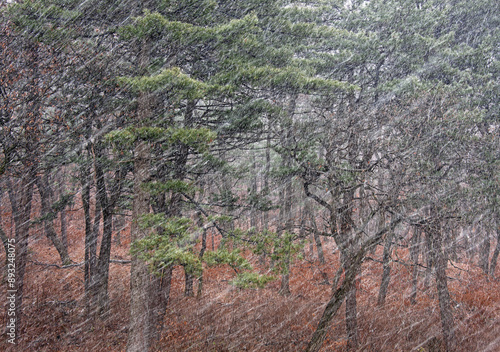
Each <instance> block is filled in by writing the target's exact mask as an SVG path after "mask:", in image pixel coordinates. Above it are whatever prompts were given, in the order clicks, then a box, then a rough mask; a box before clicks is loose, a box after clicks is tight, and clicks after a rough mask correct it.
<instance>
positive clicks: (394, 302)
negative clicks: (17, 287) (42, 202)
mask: <svg viewBox="0 0 500 352" xmlns="http://www.w3.org/2000/svg"><path fill="white" fill-rule="evenodd" d="M4 219H5V217H4ZM4 225H5V224H4ZM83 238H84V234H83V225H81V224H78V226H77V224H75V223H73V225H72V227H71V231H70V234H69V239H68V243H69V248H70V255H71V258H72V260H73V261H74V262H75V263H82V262H83V258H84V246H83V242H84V240H83ZM208 245H209V247H210V246H211V242H210V237H209V241H208ZM129 246H130V240H129V237H128V234H127V233H124V234H122V238H121V244H120V245H118V244H116V243H113V251H112V259H120V260H125V259H128V258H129V254H128V248H129ZM305 251H306V255H305V258H304V259H303V260H301V261H298V262H296V263H294V265H293V268H292V272H291V276H290V288H291V295H289V296H287V297H284V296H281V295H280V294H278V290H279V280H277V281H276V282H273V283H272V284H270V285H269V286H268V287H267V288H265V289H259V290H253V289H244V290H243V289H238V288H235V287H233V286H231V285H229V283H228V280H230V279H231V278H232V273H231V271H230V270H229V269H226V270H221V268H211V269H207V270H206V271H205V272H204V292H203V294H202V297H184V294H183V290H184V274H183V271H182V269H181V268H176V269H175V270H174V275H173V285H172V290H171V296H170V297H171V298H170V302H169V305H168V309H167V312H166V318H165V327H164V329H163V332H162V337H161V340H160V341H158V343H157V344H156V346H155V347H156V349H157V350H158V351H193V352H196V351H303V350H304V349H305V347H306V346H307V343H308V341H309V339H310V338H311V336H312V333H313V331H314V330H315V328H316V325H317V322H318V320H319V318H320V316H321V314H322V312H323V309H324V307H325V304H326V302H327V301H328V299H329V296H330V293H331V281H332V279H333V277H334V276H335V272H336V270H337V268H338V265H339V260H338V252H337V253H335V252H334V251H333V243H331V242H330V243H325V245H324V251H325V255H326V259H327V260H326V262H327V263H328V264H324V265H320V264H319V262H318V260H317V259H314V260H313V259H312V258H313V257H312V256H311V253H309V248H306V249H305ZM2 252H3V250H2ZM397 255H398V257H399V258H400V259H404V258H405V257H407V253H405V250H404V249H401V250H398V253H397ZM372 257H373V258H374V259H377V260H378V259H380V257H381V253H380V251H377V252H376V253H374V254H373V255H372ZM4 258H5V257H4V253H2V254H1V255H0V260H1V261H2V262H3V260H4ZM314 258H316V256H314ZM254 262H256V260H254ZM53 264H58V255H57V252H56V251H55V249H54V248H53V246H51V245H50V244H49V241H48V240H47V239H46V238H45V237H44V236H43V235H42V234H41V231H37V230H36V228H35V229H34V233H33V234H32V236H31V239H30V252H29V263H28V266H27V271H26V278H25V283H26V284H25V285H26V286H25V301H24V316H25V318H24V323H23V325H22V327H21V334H22V336H21V338H20V339H19V340H18V344H17V345H15V346H12V345H11V344H9V343H7V338H6V335H5V334H3V337H2V339H1V341H0V351H26V352H28V351H36V352H43V351H75V352H76V351H98V352H101V351H124V350H125V347H126V343H127V324H128V315H129V298H130V297H129V274H130V264H119V263H111V267H110V282H109V294H110V300H111V311H110V314H109V316H108V317H107V318H106V319H94V320H92V319H88V317H87V315H86V314H85V309H84V305H83V299H82V298H83V266H81V265H80V266H74V267H71V268H59V267H57V266H54V265H53ZM256 265H257V266H258V264H256ZM455 265H456V267H449V270H448V276H449V277H451V278H452V279H450V280H449V287H450V291H451V295H452V299H453V309H454V318H455V323H456V327H457V331H456V335H457V338H458V342H459V343H458V345H459V346H460V351H469V352H470V351H481V352H488V351H489V352H495V351H500V282H499V281H494V280H489V279H488V278H487V277H486V276H485V275H483V274H482V273H481V271H480V270H479V269H477V268H475V266H473V265H466V264H457V263H455ZM381 273H382V265H381V264H380V263H378V262H377V261H367V262H366V263H365V264H364V266H363V269H362V274H361V279H360V280H359V282H358V284H357V285H358V286H357V287H358V324H359V332H360V340H361V345H360V348H359V350H360V351H430V350H432V347H431V345H433V344H435V343H436V342H437V343H438V344H439V343H440V341H441V340H440V339H441V326H440V320H439V306H438V301H437V294H436V292H435V290H434V289H433V288H429V289H427V290H425V291H424V287H423V284H424V278H423V275H422V276H420V277H419V289H420V290H419V292H418V297H417V303H416V304H413V305H412V304H411V303H410V300H409V294H410V291H411V284H410V282H411V267H409V266H404V265H401V264H397V263H393V265H392V272H391V283H390V286H389V292H388V296H387V300H386V303H385V305H384V306H383V307H377V305H376V302H377V294H378V288H379V286H380V277H381ZM498 274H499V273H498V271H497V277H498ZM325 275H326V276H325ZM326 277H327V278H328V281H329V282H325V278H326ZM431 283H433V281H432V280H431ZM195 292H196V286H195ZM0 297H4V299H5V302H6V301H7V300H6V297H7V292H6V285H5V283H3V284H2V285H1V287H0ZM2 306H3V307H4V308H5V307H6V304H3V305H2ZM343 314H344V312H343V311H340V312H339V313H338V314H337V316H336V317H335V319H334V321H333V322H332V325H331V328H330V330H329V333H328V337H327V340H326V341H325V343H324V347H323V349H322V351H344V350H346V334H345V325H344V318H343ZM6 319H7V314H6V311H5V310H2V314H1V319H0V321H1V324H2V326H3V327H5V326H6V322H7V320H6ZM438 350H439V349H435V350H434V351H438Z"/></svg>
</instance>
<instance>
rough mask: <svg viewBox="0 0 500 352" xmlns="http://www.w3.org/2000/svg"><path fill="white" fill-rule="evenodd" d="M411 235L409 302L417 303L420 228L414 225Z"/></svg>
mask: <svg viewBox="0 0 500 352" xmlns="http://www.w3.org/2000/svg"><path fill="white" fill-rule="evenodd" d="M413 231H414V232H413V236H412V238H411V244H410V260H411V262H412V264H413V267H412V271H411V294H410V302H411V304H416V303H417V285H418V255H419V252H420V234H421V229H420V228H419V227H415V228H414V229H413Z"/></svg>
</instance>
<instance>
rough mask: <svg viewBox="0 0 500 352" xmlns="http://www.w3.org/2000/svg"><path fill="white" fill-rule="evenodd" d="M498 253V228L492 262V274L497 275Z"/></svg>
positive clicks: (499, 251) (499, 238)
mask: <svg viewBox="0 0 500 352" xmlns="http://www.w3.org/2000/svg"><path fill="white" fill-rule="evenodd" d="M498 254H500V231H498V230H497V246H496V247H495V251H494V252H493V256H492V257H491V263H490V275H491V276H493V277H495V270H496V268H497V261H498Z"/></svg>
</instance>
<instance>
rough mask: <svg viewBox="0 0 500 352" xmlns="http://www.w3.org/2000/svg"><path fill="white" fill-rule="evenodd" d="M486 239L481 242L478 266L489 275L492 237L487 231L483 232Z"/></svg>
mask: <svg viewBox="0 0 500 352" xmlns="http://www.w3.org/2000/svg"><path fill="white" fill-rule="evenodd" d="M482 235H483V236H484V238H483V239H482V241H481V245H480V247H479V258H478V264H479V267H480V268H481V270H482V271H483V272H484V273H485V274H488V273H489V265H490V247H491V243H490V236H489V234H488V233H487V232H486V231H483V234H482Z"/></svg>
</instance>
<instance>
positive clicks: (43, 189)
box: [36, 174, 71, 265]
mask: <svg viewBox="0 0 500 352" xmlns="http://www.w3.org/2000/svg"><path fill="white" fill-rule="evenodd" d="M36 186H37V188H38V193H39V194H40V199H41V203H42V204H41V208H42V209H41V210H42V216H48V217H49V218H48V219H45V220H44V221H43V223H44V231H45V236H47V238H48V239H49V240H50V242H52V244H53V245H54V247H55V248H56V250H57V253H59V257H60V259H61V263H62V264H63V265H67V264H70V263H71V259H70V258H69V254H68V248H67V247H65V246H64V244H63V242H62V241H61V239H60V238H59V237H58V236H57V233H56V231H55V229H54V223H53V216H52V214H51V213H52V209H51V206H50V201H51V200H52V198H53V197H52V195H53V191H52V189H51V187H50V185H49V179H48V174H45V175H43V176H42V177H37V178H36Z"/></svg>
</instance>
